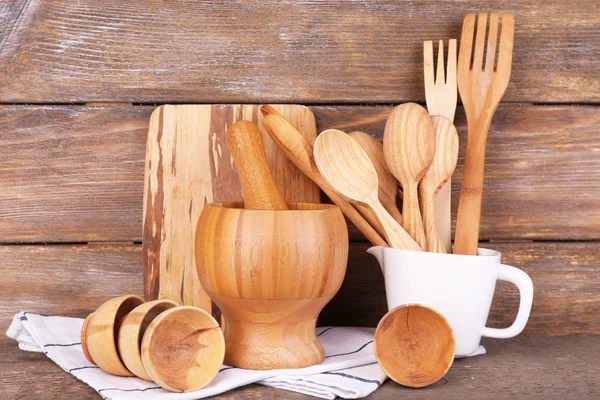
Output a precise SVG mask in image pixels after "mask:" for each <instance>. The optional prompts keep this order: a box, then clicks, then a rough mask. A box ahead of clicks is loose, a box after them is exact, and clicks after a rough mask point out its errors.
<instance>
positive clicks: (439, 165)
mask: <svg viewBox="0 0 600 400" xmlns="http://www.w3.org/2000/svg"><path fill="white" fill-rule="evenodd" d="M431 120H432V121H433V127H434V129H435V154H434V156H433V161H432V162H431V165H430V166H429V169H427V172H426V173H425V176H423V179H421V182H419V207H420V208H421V216H422V217H423V229H424V230H425V238H426V239H427V251H432V252H436V253H447V251H446V243H445V240H442V236H441V235H440V234H439V231H438V227H439V226H440V225H441V226H442V228H444V227H445V223H446V222H450V221H451V216H452V214H448V215H444V214H443V213H442V214H439V211H440V209H439V208H438V207H436V206H437V205H439V202H438V194H439V191H440V189H442V187H443V186H445V185H446V182H448V180H449V179H450V177H451V176H452V174H453V173H454V170H455V169H456V161H457V159H458V133H457V132H456V128H455V127H454V125H452V122H451V121H450V120H449V119H446V118H444V117H441V116H438V115H434V116H432V117H431ZM446 219H448V220H447V221H446ZM448 233H449V232H448ZM444 239H445V238H444Z"/></svg>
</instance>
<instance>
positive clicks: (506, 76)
mask: <svg viewBox="0 0 600 400" xmlns="http://www.w3.org/2000/svg"><path fill="white" fill-rule="evenodd" d="M476 19H477V30H476V32H477V33H476V34H474V33H473V31H474V30H475V20H476ZM487 20H488V14H487V13H479V14H475V13H470V14H467V15H466V16H465V19H464V21H463V28H462V33H461V46H460V53H459V55H458V66H457V73H458V91H459V93H460V98H461V99H462V103H463V107H464V109H465V114H466V115H467V125H468V134H467V150H466V154H465V161H464V166H463V171H464V172H463V175H464V176H463V180H462V183H461V190H460V198H459V202H458V213H457V214H458V215H457V217H456V229H455V232H454V236H455V238H454V249H453V251H454V254H470V255H476V254H477V243H478V242H479V226H480V220H481V200H482V197H483V193H482V192H483V178H484V172H485V168H484V166H485V149H486V144H487V136H488V131H489V129H490V124H491V123H492V119H493V117H494V113H495V112H496V108H497V107H498V104H500V100H501V99H502V96H503V95H504V92H505V91H506V88H507V87H508V82H509V80H510V71H511V67H512V50H513V38H514V31H515V17H514V15H513V14H510V13H504V14H502V32H501V33H500V35H499V34H498V29H499V28H498V25H499V23H498V20H499V14H498V13H490V16H489V20H490V22H489V28H488V27H487ZM486 33H487V34H486ZM486 36H487V43H486ZM498 36H500V40H499V42H497V41H498ZM474 37H475V42H474V43H475V44H473V38H474ZM484 48H485V49H486V50H487V51H486V53H487V54H486V59H485V64H484V60H483V53H484ZM496 48H498V56H496ZM471 60H472V64H471Z"/></svg>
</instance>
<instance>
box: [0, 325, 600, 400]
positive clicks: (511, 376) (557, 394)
mask: <svg viewBox="0 0 600 400" xmlns="http://www.w3.org/2000/svg"><path fill="white" fill-rule="evenodd" d="M483 345H484V346H485V347H486V349H487V351H488V354H486V355H485V356H483V357H473V358H466V359H459V360H456V361H455V362H454V364H453V366H452V368H450V371H448V374H446V376H445V377H444V379H442V380H440V381H439V382H437V383H436V384H434V385H432V386H430V387H428V388H426V389H422V390H414V389H409V388H403V387H401V386H399V385H397V384H396V383H394V382H392V381H391V380H387V381H386V382H385V383H384V384H383V385H382V386H381V387H380V388H379V389H377V391H375V393H373V394H372V395H371V396H369V399H373V400H396V399H398V398H405V397H410V398H411V399H413V398H414V399H419V400H421V399H422V400H435V399H440V398H444V399H466V400H475V399H477V400H480V399H482V398H486V397H487V395H489V393H494V396H496V397H497V398H519V399H531V400H533V399H554V398H555V399H571V398H577V399H582V400H588V399H597V398H598V397H599V396H600V388H599V387H598V371H599V369H600V363H599V362H598V357H597V354H598V352H599V351H600V337H599V336H571V337H561V338H556V337H554V338H553V337H546V338H537V337H523V336H521V337H516V338H514V339H510V340H491V339H486V338H484V339H483ZM565 360H567V361H565ZM573 382H576V384H574V383H573ZM0 394H2V396H3V398H5V399H30V398H42V397H43V398H47V399H69V400H71V399H83V398H85V399H94V400H100V399H102V397H101V396H100V395H98V394H97V393H95V392H94V390H93V389H92V388H91V387H89V386H88V385H86V384H84V383H83V382H80V381H77V380H76V378H75V377H73V376H72V375H70V374H67V373H66V372H65V371H63V370H61V369H60V368H59V367H58V366H57V365H56V364H54V363H53V362H52V361H50V360H49V359H48V358H47V357H46V356H44V355H43V354H40V353H30V352H26V351H22V350H19V348H18V347H17V345H16V343H15V342H14V341H13V340H11V339H9V338H8V337H6V336H4V335H2V336H1V337H0ZM240 398H243V399H249V400H270V399H281V398H285V399H291V400H314V397H310V396H306V395H302V394H299V393H294V392H289V391H286V390H279V389H273V388H269V387H265V386H261V385H249V386H244V387H242V388H239V389H235V390H232V391H230V392H227V393H224V394H221V395H219V396H218V399H223V400H237V399H240Z"/></svg>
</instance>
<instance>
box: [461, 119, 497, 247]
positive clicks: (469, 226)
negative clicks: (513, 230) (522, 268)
mask: <svg viewBox="0 0 600 400" xmlns="http://www.w3.org/2000/svg"><path fill="white" fill-rule="evenodd" d="M490 123H491V119H489V118H485V119H482V120H478V121H475V122H474V123H473V125H469V126H468V136H467V151H466V153H465V164H464V173H463V181H462V185H461V188H460V199H459V201H458V215H457V217H456V231H455V233H454V254H470V255H475V254H477V245H478V243H479V223H480V220H481V197H482V193H483V174H484V167H485V147H486V141H487V133H488V130H489V127H490Z"/></svg>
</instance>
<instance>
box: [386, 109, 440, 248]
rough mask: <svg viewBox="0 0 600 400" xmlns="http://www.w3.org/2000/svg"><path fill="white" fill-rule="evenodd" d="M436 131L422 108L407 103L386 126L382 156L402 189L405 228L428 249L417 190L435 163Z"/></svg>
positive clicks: (396, 111) (389, 118)
mask: <svg viewBox="0 0 600 400" xmlns="http://www.w3.org/2000/svg"><path fill="white" fill-rule="evenodd" d="M434 152H435V129H434V128H433V123H432V122H431V117H429V114H428V113H427V110H425V109H424V108H423V107H421V106H420V105H418V104H415V103H405V104H402V105H399V106H398V107H396V108H394V110H393V111H392V113H391V114H390V116H389V117H388V119H387V122H386V124H385V133H384V135H383V154H384V156H385V162H386V164H387V166H388V168H389V169H390V172H391V173H392V174H393V175H394V176H395V177H396V179H398V181H399V182H400V184H401V185H402V190H403V195H404V197H403V199H402V227H403V228H404V229H406V231H407V232H408V233H409V234H410V236H412V238H413V239H415V241H416V242H417V243H418V244H419V246H421V248H425V247H426V240H425V231H424V230H423V221H422V219H421V212H420V210H419V200H418V192H417V187H418V185H419V182H420V181H421V179H422V178H423V176H424V175H425V172H426V171H427V168H429V165H430V164H431V161H432V160H433V154H434Z"/></svg>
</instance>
